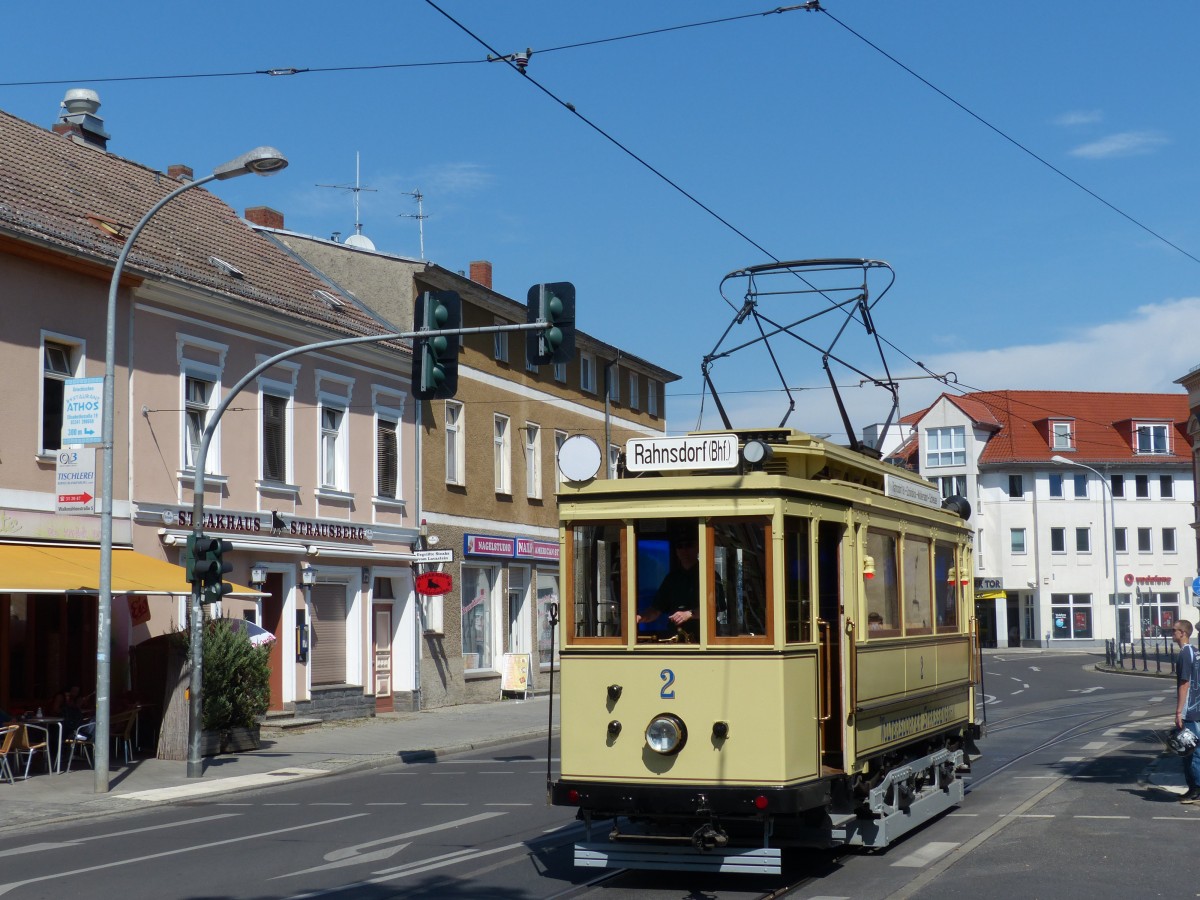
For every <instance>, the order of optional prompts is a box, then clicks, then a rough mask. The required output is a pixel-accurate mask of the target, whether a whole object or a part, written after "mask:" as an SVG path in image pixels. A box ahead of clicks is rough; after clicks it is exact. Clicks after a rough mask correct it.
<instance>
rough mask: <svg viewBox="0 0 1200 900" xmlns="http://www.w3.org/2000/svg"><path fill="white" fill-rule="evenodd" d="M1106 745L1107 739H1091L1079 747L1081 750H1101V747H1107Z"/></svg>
mask: <svg viewBox="0 0 1200 900" xmlns="http://www.w3.org/2000/svg"><path fill="white" fill-rule="evenodd" d="M1107 746H1108V741H1091V742H1090V743H1087V744H1084V745H1083V747H1082V748H1080V749H1083V750H1103V749H1104V748H1105V747H1107Z"/></svg>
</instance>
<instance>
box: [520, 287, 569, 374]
mask: <svg viewBox="0 0 1200 900" xmlns="http://www.w3.org/2000/svg"><path fill="white" fill-rule="evenodd" d="M526 321H527V322H530V323H534V322H537V323H539V324H541V325H543V327H542V328H540V329H538V330H535V331H529V332H527V335H526V339H525V354H526V356H528V357H529V362H530V363H532V364H533V365H537V366H540V365H543V364H545V363H565V362H568V361H570V360H571V358H572V357H573V356H574V355H575V285H573V284H571V282H569V281H556V282H552V283H550V284H535V285H534V286H533V287H531V288H530V289H529V295H528V302H527V304H526Z"/></svg>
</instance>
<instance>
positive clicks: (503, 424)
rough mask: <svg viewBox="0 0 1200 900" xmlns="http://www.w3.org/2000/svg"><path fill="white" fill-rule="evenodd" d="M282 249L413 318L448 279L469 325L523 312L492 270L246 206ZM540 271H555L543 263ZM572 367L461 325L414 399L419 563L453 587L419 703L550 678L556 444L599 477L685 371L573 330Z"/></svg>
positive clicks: (515, 318)
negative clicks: (297, 229) (323, 234)
mask: <svg viewBox="0 0 1200 900" xmlns="http://www.w3.org/2000/svg"><path fill="white" fill-rule="evenodd" d="M247 219H248V220H250V221H251V222H254V223H256V224H258V225H259V226H261V230H262V232H263V233H264V234H267V235H270V236H271V237H272V238H274V239H275V240H277V241H278V242H279V243H280V244H281V245H282V246H285V247H287V248H288V249H290V250H291V251H293V252H294V253H296V254H297V255H298V256H299V257H302V258H304V259H305V260H307V261H308V262H309V263H310V264H311V265H312V266H313V267H314V268H315V269H316V270H319V271H320V272H322V273H323V274H324V275H325V276H326V277H328V278H329V279H330V281H331V283H332V284H335V285H337V286H338V287H339V288H341V289H344V290H346V291H347V292H349V293H351V294H353V295H354V296H355V297H356V298H357V299H358V300H360V301H361V302H362V303H364V304H365V305H366V306H368V307H370V308H371V309H374V310H376V311H377V312H378V313H379V314H381V315H382V316H384V317H386V318H387V319H389V320H391V321H392V322H394V323H395V325H396V327H397V329H398V330H402V331H410V330H413V303H414V297H415V296H416V295H417V294H418V293H419V292H422V291H429V290H449V291H454V292H456V293H457V294H458V295H459V296H460V298H461V300H462V319H463V321H462V325H463V327H466V328H490V327H493V326H497V325H505V324H515V323H522V322H525V321H526V303H525V300H524V298H521V299H520V300H513V299H510V298H508V297H505V296H503V295H501V294H499V293H497V292H496V291H494V290H492V267H491V264H490V263H487V262H473V263H471V265H470V276H469V277H467V276H466V275H465V274H463V273H455V272H452V271H449V270H447V269H444V268H442V267H441V266H438V265H435V264H433V263H429V262H424V261H420V260H414V259H409V258H405V257H400V256H393V255H389V254H386V253H380V252H378V251H376V250H374V249H373V248H372V247H370V246H369V242H368V241H363V240H362V239H361V238H359V239H358V240H355V241H354V242H353V244H352V243H351V242H347V243H336V242H334V241H328V240H322V239H318V238H313V237H309V236H305V235H300V234H296V233H293V232H289V231H287V230H286V229H285V228H284V221H283V216H282V215H281V214H280V213H278V212H276V211H274V210H270V209H265V208H261V207H260V208H257V209H252V210H247ZM548 275H549V276H551V277H548V278H547V280H548V281H553V280H555V279H556V278H563V277H564V276H563V275H562V273H548ZM577 302H578V306H577V318H578V321H579V323H580V324H583V325H586V324H587V323H588V322H591V321H600V319H601V316H600V313H599V312H598V310H600V309H601V308H602V300H601V299H600V298H595V297H589V296H588V295H587V293H586V291H581V293H580V295H579V297H578V301H577ZM575 348H576V352H575V355H574V357H573V358H572V359H571V361H570V362H569V363H565V364H561V365H543V366H531V365H530V364H529V363H528V361H527V356H526V339H525V334H524V333H522V332H509V333H504V332H492V333H486V332H484V333H477V334H469V335H466V336H465V337H464V339H463V341H462V347H461V350H460V354H459V363H458V389H457V393H456V394H455V396H454V397H453V398H452V399H444V400H428V401H424V402H420V403H418V406H419V413H418V427H419V431H420V436H421V437H420V445H419V453H420V458H421V459H420V470H421V487H420V494H419V506H420V519H421V522H422V523H423V527H422V535H423V546H422V550H423V551H424V553H423V554H422V555H423V556H424V557H426V558H429V557H436V558H437V559H436V561H434V560H431V561H429V562H427V563H423V564H422V566H421V568H424V569H433V568H438V569H441V570H442V571H445V572H447V573H448V574H450V576H451V578H452V581H453V587H452V589H451V591H450V592H449V593H447V594H444V595H441V596H439V597H431V598H427V599H426V600H425V601H424V612H425V617H424V621H423V623H422V630H423V640H422V641H421V661H420V676H421V677H420V693H421V696H420V701H419V702H420V705H421V706H422V707H426V708H429V707H434V706H442V705H447V704H455V703H463V702H473V701H480V700H490V699H496V698H498V697H499V696H500V695H501V687H502V681H503V682H504V684H505V685H506V686H507V685H515V684H518V683H519V680H520V677H521V675H522V674H525V673H527V683H528V685H529V687H530V689H539V688H544V687H545V686H546V683H547V681H548V674H549V670H550V667H551V664H552V660H551V628H550V626H549V621H548V618H547V610H548V609H549V608H550V607H551V605H552V604H555V603H557V602H558V597H559V584H558V547H559V545H558V538H559V533H558V510H557V504H556V494H557V490H558V486H559V485H560V484H561V480H560V479H561V477H562V476H561V474H560V472H559V469H558V466H557V458H558V457H557V454H558V449H559V447H560V446H561V445H562V443H563V442H564V441H565V440H567V438H568V437H572V436H586V437H587V438H590V439H591V440H592V441H593V442H594V443H595V445H596V447H597V451H598V452H597V453H596V457H597V460H598V462H599V468H598V471H597V473H596V477H599V478H604V477H610V476H611V475H612V474H613V473H614V472H615V470H616V466H618V465H620V464H621V460H620V456H621V453H622V451H623V448H624V446H625V442H626V440H628V439H629V438H631V437H647V436H660V435H662V434H664V433H665V431H666V407H665V396H664V387H665V385H667V384H669V383H671V382H673V381H675V380H677V379H678V376H677V375H675V374H674V373H672V372H668V371H666V370H665V369H662V368H661V367H659V366H656V365H654V364H653V363H650V362H647V361H646V360H643V359H639V358H638V357H636V356H632V355H631V354H629V353H626V352H625V351H623V350H621V349H620V348H618V347H616V346H613V345H611V344H608V343H605V342H603V341H601V340H599V339H598V338H596V337H595V336H593V335H592V334H591V333H590V332H585V331H577V336H576V341H575Z"/></svg>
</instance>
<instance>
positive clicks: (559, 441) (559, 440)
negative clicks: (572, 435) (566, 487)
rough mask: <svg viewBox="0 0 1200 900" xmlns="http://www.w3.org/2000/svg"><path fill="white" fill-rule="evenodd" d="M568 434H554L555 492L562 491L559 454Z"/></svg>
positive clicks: (558, 432) (556, 431)
mask: <svg viewBox="0 0 1200 900" xmlns="http://www.w3.org/2000/svg"><path fill="white" fill-rule="evenodd" d="M566 440H567V433H566V432H565V431H558V430H555V432H554V487H555V490H556V491H558V490H561V489H562V483H563V477H562V470H561V469H559V467H558V454H559V452H560V451H561V450H562V445H563V444H564V443H566Z"/></svg>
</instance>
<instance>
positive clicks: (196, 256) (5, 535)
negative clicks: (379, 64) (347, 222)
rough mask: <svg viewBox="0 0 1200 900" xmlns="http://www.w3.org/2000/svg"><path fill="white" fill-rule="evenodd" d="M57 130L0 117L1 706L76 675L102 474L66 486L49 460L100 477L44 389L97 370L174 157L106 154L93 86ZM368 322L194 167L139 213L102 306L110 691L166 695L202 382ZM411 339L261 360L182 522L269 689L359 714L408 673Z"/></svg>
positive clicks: (30, 699)
mask: <svg viewBox="0 0 1200 900" xmlns="http://www.w3.org/2000/svg"><path fill="white" fill-rule="evenodd" d="M74 93H76V92H72V94H74ZM88 93H90V92H88ZM85 99H86V98H85ZM55 131H57V132H59V133H54V132H52V131H50V130H47V129H43V128H40V127H38V126H36V125H33V124H30V123H28V122H24V121H21V120H20V119H16V118H14V117H12V116H10V115H7V114H4V113H0V285H3V295H2V297H3V301H2V302H3V310H4V312H3V321H4V326H5V327H4V329H3V331H2V332H0V344H2V352H3V357H4V359H5V367H6V371H7V372H8V375H9V378H8V380H7V383H6V390H5V392H4V401H3V403H4V408H5V410H6V412H7V414H8V415H7V417H6V418H7V422H8V427H7V428H6V429H5V432H4V435H3V437H0V708H5V709H7V710H9V711H10V712H12V711H17V712H19V711H21V710H23V709H33V708H36V707H38V706H42V705H44V704H47V703H48V702H49V700H50V698H51V696H52V695H53V694H54V693H56V692H57V691H61V690H65V689H66V688H68V687H69V686H72V685H79V686H80V687H81V688H82V692H83V693H84V694H87V693H89V692H91V691H93V690H94V689H95V687H96V659H97V647H96V632H97V627H96V616H97V599H96V598H97V581H98V569H99V553H100V550H99V547H98V544H99V541H100V519H99V517H98V516H97V515H96V511H97V510H98V508H99V501H98V500H97V499H95V498H96V495H99V494H101V490H102V486H101V485H100V483H99V480H98V473H97V476H96V480H95V481H94V482H88V481H87V479H86V477H84V478H83V480H81V481H79V482H78V484H79V485H81V487H79V489H74V488H71V487H68V488H66V489H64V482H63V471H64V466H65V465H67V464H69V465H70V466H72V467H75V468H73V469H70V470H69V471H72V472H73V473H74V474H75V475H81V474H82V475H83V476H86V475H87V474H88V471H89V468H88V467H89V466H90V471H92V472H95V470H96V469H99V468H100V466H99V462H100V459H101V453H100V451H99V450H98V449H97V448H96V444H95V443H91V442H89V439H88V438H87V437H86V436H85V434H84V431H82V430H81V431H79V432H78V433H76V432H74V431H70V432H68V433H69V434H72V435H75V439H74V440H73V439H66V440H64V398H65V397H66V398H70V397H74V396H77V395H76V394H75V392H76V391H78V390H80V389H81V388H83V389H86V388H87V382H81V381H80V379H99V378H101V376H103V374H104V368H105V358H104V357H105V349H104V348H105V335H106V327H105V308H106V298H107V293H108V285H109V281H110V279H111V276H112V272H113V267H114V264H115V261H116V259H117V256H118V254H119V253H120V251H121V250H122V248H123V247H124V240H125V237H126V236H127V235H128V233H129V231H130V229H131V228H132V226H133V225H134V223H136V222H137V221H138V220H139V219H140V218H141V217H142V216H143V215H144V214H145V213H146V212H147V210H149V209H150V208H151V207H152V206H153V205H154V204H155V203H156V202H157V201H158V200H160V199H161V198H163V197H164V196H165V195H167V194H168V193H169V192H170V191H172V190H173V189H175V188H178V187H179V186H180V184H181V183H182V182H183V181H184V180H187V179H190V178H191V177H192V175H191V171H190V170H189V169H188V168H187V167H184V166H174V167H171V168H170V169H169V170H168V171H167V172H162V171H157V170H155V169H153V168H150V167H147V166H144V165H141V164H138V163H135V162H132V161H130V160H127V159H122V158H120V157H118V156H115V155H113V154H111V153H108V152H107V151H106V150H105V149H104V144H105V139H106V138H107V135H105V134H104V133H103V127H102V122H101V120H100V119H99V117H98V115H96V109H95V107H94V106H93V107H91V108H89V109H85V110H83V111H81V112H79V113H77V114H72V113H70V112H68V113H64V115H63V117H62V118H61V119H60V121H59V123H58V124H57V125H56V127H55ZM232 149H235V150H236V149H240V148H232ZM285 177H286V176H285ZM214 184H215V182H214ZM387 331H389V329H388V328H387V327H385V326H384V325H383V323H382V322H381V321H380V320H379V318H378V317H377V316H375V315H374V314H372V313H371V312H370V311H369V310H367V309H366V308H365V307H363V306H361V305H360V304H358V303H356V302H355V300H354V298H353V297H351V296H350V295H348V294H345V293H342V292H339V291H338V290H337V289H336V288H333V287H332V286H331V285H329V284H328V283H327V282H326V281H323V280H322V279H319V278H318V277H316V276H315V275H314V274H313V273H312V272H311V271H310V270H309V269H308V268H307V267H305V266H303V265H301V264H300V263H299V262H297V261H296V260H295V259H294V258H293V257H292V256H291V255H290V254H288V253H286V252H284V251H283V250H281V249H280V248H279V247H278V246H277V245H276V244H275V243H274V242H273V241H271V240H269V239H267V238H266V237H264V236H262V235H260V234H258V233H257V232H256V231H254V230H253V229H252V228H249V227H248V226H247V225H246V223H245V222H243V221H242V220H241V219H240V218H239V217H238V216H237V215H236V213H234V211H233V210H231V209H230V208H229V207H228V206H226V205H225V204H224V203H223V202H222V201H221V200H220V199H219V198H218V197H217V196H216V195H214V194H213V193H209V192H208V191H207V190H205V189H204V188H202V187H196V188H195V189H193V190H189V191H187V192H185V193H183V194H180V195H179V196H178V197H177V198H176V199H174V200H172V201H171V202H170V203H169V204H168V205H167V206H165V207H163V209H162V210H161V212H160V213H158V214H157V215H156V216H155V218H154V219H153V220H152V221H151V223H150V224H149V226H148V227H147V228H146V230H145V231H143V232H142V233H141V236H140V237H139V238H138V241H137V244H136V245H135V247H134V248H133V250H132V252H131V254H130V256H129V259H128V262H127V264H126V267H125V269H124V271H123V277H122V281H121V289H120V292H119V296H118V306H117V328H116V353H115V365H116V382H115V388H116V406H115V425H116V427H115V435H116V440H115V446H114V451H115V464H114V470H115V478H114V481H113V485H112V495H113V498H114V503H113V519H114V547H115V550H114V555H113V594H114V596H113V609H112V634H113V645H112V648H111V658H112V686H111V691H112V694H111V696H112V698H113V702H114V704H117V705H119V704H120V702H121V701H122V699H123V698H124V696H125V695H126V694H132V695H135V696H136V699H138V700H140V701H143V702H147V703H150V704H152V705H156V704H158V703H160V702H161V700H162V698H163V690H164V684H163V680H164V669H163V666H164V665H165V660H164V656H165V650H163V646H164V644H165V642H164V641H163V640H161V638H162V636H163V635H166V634H168V633H171V632H175V631H178V630H179V629H181V628H183V627H184V625H185V621H186V616H187V598H188V594H189V592H190V586H189V584H188V583H187V582H186V580H185V575H184V570H183V569H182V568H181V565H182V564H183V562H184V553H185V547H186V541H187V536H188V534H189V533H190V531H191V527H192V508H193V483H194V479H195V474H196V471H195V460H196V454H197V452H198V448H199V443H200V435H201V433H202V431H203V429H204V427H205V425H206V424H207V423H208V422H210V421H211V420H212V416H213V414H214V411H215V409H216V407H217V405H218V403H219V402H220V401H221V400H222V399H224V398H225V397H227V396H228V392H229V391H230V389H231V388H232V386H233V385H234V384H235V383H237V382H238V381H239V380H241V379H242V378H243V376H246V375H248V374H249V373H250V372H251V371H252V370H253V369H255V368H256V367H258V366H260V364H263V363H264V362H266V361H269V360H270V359H272V358H273V357H275V356H276V355H278V354H281V353H283V352H285V351H288V350H290V349H292V348H296V347H300V346H305V345H308V344H313V343H317V342H323V341H329V340H333V339H340V338H350V337H356V336H368V335H374V334H380V333H386V332H387ZM410 360H411V351H410V349H409V347H408V346H406V345H404V344H401V343H388V342H383V343H380V342H372V343H363V344H358V345H354V346H348V347H342V348H336V349H326V350H322V351H319V352H306V353H303V354H301V355H297V356H294V357H292V358H289V359H286V360H284V361H280V362H278V363H277V364H275V365H271V366H269V367H267V368H265V369H263V371H261V373H260V374H259V375H258V376H257V377H255V378H253V379H252V380H251V381H250V383H249V384H248V385H247V386H246V388H245V389H244V390H243V391H242V392H241V393H240V394H239V395H238V396H237V398H236V399H235V400H234V401H233V402H232V404H231V406H230V408H229V409H228V411H227V413H226V414H225V415H224V417H223V418H222V419H221V421H220V423H219V425H218V427H217V429H216V431H215V436H214V439H213V441H212V444H211V447H210V450H209V454H208V458H207V465H206V467H205V469H206V488H207V489H206V492H205V496H204V508H205V518H204V522H203V528H204V531H205V533H207V534H209V535H213V536H219V537H222V538H226V539H228V540H230V541H231V542H232V544H233V548H234V550H233V553H232V554H231V555H230V557H229V560H230V561H231V562H232V563H233V566H234V569H233V572H232V573H231V575H230V576H229V578H230V580H231V581H233V582H236V583H238V585H239V586H240V587H241V589H240V590H239V591H238V592H236V593H235V594H233V595H231V596H230V597H228V598H226V599H225V600H224V601H223V602H221V603H220V604H217V605H216V606H213V607H208V610H209V612H210V613H213V614H216V615H222V616H227V617H232V618H239V619H252V620H254V621H255V622H256V623H257V624H259V625H260V626H262V627H264V628H265V629H266V630H267V631H268V632H270V633H271V634H272V635H274V636H275V640H274V641H273V642H271V647H272V651H271V662H272V693H271V703H272V706H273V707H274V708H276V709H279V710H292V711H295V712H297V713H300V714H304V713H305V712H311V713H313V714H316V715H320V716H321V717H336V716H344V715H361V714H366V713H370V712H371V711H373V710H375V709H391V708H392V705H393V702H394V701H393V697H394V696H400V697H401V698H402V700H401V705H406V704H407V703H409V702H410V700H409V698H410V697H411V695H412V692H413V691H414V690H415V688H416V684H417V670H416V659H417V637H418V635H419V631H418V629H417V615H416V610H415V606H416V604H415V599H414V594H413V584H412V577H411V573H412V569H411V565H410V563H411V560H412V558H413V556H412V551H413V549H414V545H415V544H416V543H417V539H418V534H419V520H418V518H417V500H416V498H417V491H418V484H417V480H416V472H417V442H416V432H415V422H416V417H417V409H416V406H415V404H414V403H413V401H412V398H411V389H410V384H409V374H410V368H411V362H410ZM97 391H98V389H97ZM71 421H72V416H71V413H70V411H69V410H68V411H67V413H66V423H65V424H67V425H70V424H71ZM64 498H66V499H65V500H64ZM89 500H90V501H91V502H89ZM309 582H311V583H309ZM156 639H159V640H156ZM147 727H149V725H148V723H144V724H143V734H144V733H146V728H147ZM151 730H152V729H151Z"/></svg>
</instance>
